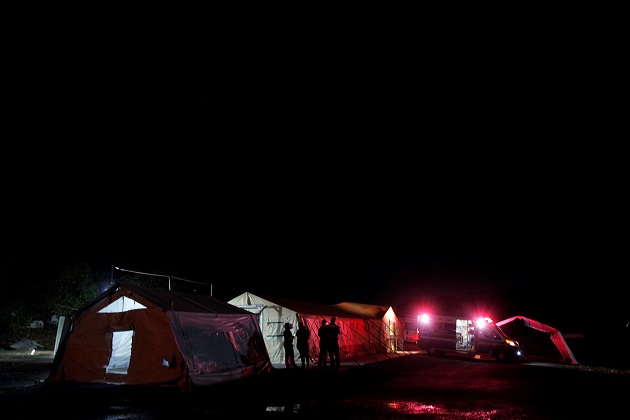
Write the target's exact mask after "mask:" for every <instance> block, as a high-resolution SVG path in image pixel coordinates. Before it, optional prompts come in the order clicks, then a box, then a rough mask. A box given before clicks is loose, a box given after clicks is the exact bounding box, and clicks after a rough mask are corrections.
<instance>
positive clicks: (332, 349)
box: [326, 316, 341, 370]
mask: <svg viewBox="0 0 630 420" xmlns="http://www.w3.org/2000/svg"><path fill="white" fill-rule="evenodd" d="M339 334H341V329H340V328H339V325H337V317H334V316H333V317H332V318H330V324H328V326H327V327H326V349H327V350H328V356H329V357H330V367H331V369H335V370H337V369H339V366H340V365H341V360H339Z"/></svg>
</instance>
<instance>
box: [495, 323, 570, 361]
mask: <svg viewBox="0 0 630 420" xmlns="http://www.w3.org/2000/svg"><path fill="white" fill-rule="evenodd" d="M496 325H497V326H498V327H499V328H501V329H502V330H504V331H505V333H506V334H507V335H508V336H509V337H512V338H514V339H515V340H517V341H518V342H519V344H521V345H522V346H523V347H524V350H525V356H526V357H527V356H535V355H536V351H535V350H534V349H541V348H543V347H544V346H545V343H548V341H549V340H543V341H540V340H538V339H537V337H536V334H527V333H526V329H533V330H535V331H540V332H541V333H543V335H546V336H547V337H549V339H550V340H551V342H552V343H553V345H554V346H555V348H556V349H557V350H558V352H560V355H561V356H562V361H563V362H565V363H569V364H572V365H578V364H579V363H578V361H577V360H576V358H575V356H574V355H573V352H572V351H571V349H570V348H569V345H568V344H567V342H566V341H565V339H564V337H563V336H562V333H561V332H560V331H558V330H557V329H555V328H553V327H550V326H549V325H545V324H543V323H541V322H538V321H536V320H533V319H530V318H527V317H524V316H522V315H516V316H513V317H510V318H507V319H504V320H503V321H499V322H497V323H496ZM543 353H545V352H544V351H540V354H543Z"/></svg>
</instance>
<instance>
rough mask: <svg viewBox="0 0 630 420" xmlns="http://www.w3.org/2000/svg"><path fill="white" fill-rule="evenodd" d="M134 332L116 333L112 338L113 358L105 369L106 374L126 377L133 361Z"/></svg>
mask: <svg viewBox="0 0 630 420" xmlns="http://www.w3.org/2000/svg"><path fill="white" fill-rule="evenodd" d="M132 343H133V330H129V331H114V332H113V336H112V356H111V357H110V358H109V363H108V364H107V366H106V367H105V373H117V374H120V375H126V374H127V369H129V361H130V360H131V345H132Z"/></svg>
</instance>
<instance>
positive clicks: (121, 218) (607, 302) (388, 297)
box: [0, 39, 629, 323]
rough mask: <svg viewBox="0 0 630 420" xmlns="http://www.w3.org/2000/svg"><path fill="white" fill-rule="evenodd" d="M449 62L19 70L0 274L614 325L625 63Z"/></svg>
mask: <svg viewBox="0 0 630 420" xmlns="http://www.w3.org/2000/svg"><path fill="white" fill-rule="evenodd" d="M460 41H461V42H457V43H453V44H452V45H451V46H452V47H453V48H450V49H440V48H437V46H435V45H432V46H431V47H430V48H428V49H427V48H424V49H420V50H417V51H416V50H413V51H416V53H413V51H411V50H406V49H404V48H402V46H400V48H401V49H400V50H394V49H392V48H390V47H391V45H390V44H388V45H390V47H387V48H386V45H381V46H380V47H379V46H378V45H377V44H370V45H371V47H370V48H368V47H367V46H365V47H361V48H357V45H355V44H353V45H354V47H353V48H352V51H353V53H352V54H347V53H343V52H342V51H337V52H336V53H335V54H332V55H330V54H326V53H325V52H324V51H322V50H317V52H314V50H311V52H312V53H313V54H310V55H309V54H302V53H300V51H302V50H294V49H293V50H291V51H293V53H292V54H293V55H291V57H292V59H291V60H286V58H287V56H286V55H283V54H282V51H285V52H286V50H283V49H282V48H281V47H278V48H277V49H269V48H270V47H269V46H266V47H269V48H262V47H263V45H261V44H257V43H256V42H254V41H252V42H251V43H248V44H247V48H246V49H243V50H229V51H228V50H225V49H220V51H219V50H217V49H212V50H211V51H212V53H208V54H202V52H199V51H198V54H196V55H195V56H194V57H195V58H194V59H190V58H189V57H188V56H186V55H185V54H183V53H182V56H179V57H178V60H179V61H177V60H176V61H168V60H166V59H165V57H166V55H165V54H162V55H158V56H155V57H157V58H159V60H158V61H155V60H152V59H150V58H155V57H150V58H147V59H146V60H144V58H143V57H144V56H140V55H137V54H136V53H134V54H131V53H130V54H128V55H125V56H119V55H117V53H111V54H109V55H108V57H113V58H112V59H110V60H105V59H103V57H102V56H101V55H98V54H89V57H86V59H85V60H83V59H82V60H81V63H82V65H81V66H79V67H77V66H74V65H73V66H67V65H64V63H65V64H67V62H66V61H64V60H63V58H61V59H60V58H59V56H58V55H56V54H57V53H55V54H52V53H51V54H52V55H51V56H49V58H50V60H48V61H46V60H44V59H43V61H41V62H37V63H32V62H28V61H17V62H16V63H17V64H16V65H15V68H14V69H13V72H14V76H13V77H14V79H15V80H19V83H18V82H16V83H13V84H12V86H11V90H10V92H9V96H8V99H7V100H8V101H9V102H10V103H11V105H12V106H11V107H10V110H9V111H8V115H7V116H6V117H7V121H9V124H10V126H11V129H7V130H6V132H7V133H12V134H11V136H12V139H7V141H8V142H9V143H11V144H13V146H12V148H11V149H10V150H5V153H3V169H2V175H3V184H4V185H3V214H4V216H3V220H4V228H3V233H2V235H1V237H0V243H1V244H2V255H3V258H6V260H7V261H9V262H10V264H11V265H12V266H13V267H18V268H19V269H18V271H19V273H20V274H23V275H24V276H28V277H30V278H36V279H38V280H37V281H47V279H49V278H50V277H51V276H54V275H55V273H56V270H57V269H58V267H60V266H63V265H64V264H65V263H66V262H71V261H76V260H84V261H88V262H90V263H91V264H92V266H93V270H94V272H95V276H97V277H98V278H99V279H101V278H106V277H107V276H111V267H112V265H113V266H118V267H121V268H124V269H128V270H137V271H141V272H160V273H168V274H170V275H172V276H175V277H180V278H184V279H189V280H192V281H198V282H203V283H206V284H211V285H212V290H213V295H214V296H216V297H217V298H220V299H224V300H229V299H231V298H232V297H235V296H237V295H239V294H241V293H243V292H245V291H250V292H253V293H259V294H268V295H278V296H285V297H293V298H296V299H300V300H305V301H312V302H319V303H325V304H333V303H338V302H342V301H358V302H365V303H374V304H387V305H390V304H391V305H399V304H403V303H406V302H409V301H414V302H415V301H424V300H430V299H433V298H439V297H444V296H464V297H465V296H476V297H479V296H491V297H492V299H494V300H495V302H496V301H497V299H500V298H501V299H503V298H505V299H506V300H505V302H507V305H508V308H507V309H505V308H501V309H500V310H501V311H502V313H504V312H507V313H505V315H506V316H511V315H516V314H521V315H525V316H531V317H533V318H536V317H539V318H540V317H544V319H539V320H540V321H541V322H545V321H546V320H553V321H555V320H556V319H561V320H563V321H564V320H566V318H574V319H583V318H584V317H587V316H588V315H587V313H589V312H592V311H591V310H592V309H593V310H596V311H600V313H606V314H607V315H608V314H612V315H613V316H614V317H615V319H617V318H624V317H626V322H627V318H628V316H629V315H628V312H627V307H628V305H627V304H626V303H625V298H624V295H623V290H624V289H623V285H624V284H625V283H626V282H627V280H626V279H627V274H626V265H627V264H626V262H627V255H626V254H627V246H625V245H624V244H625V243H626V241H627V237H628V233H629V232H628V222H627V215H628V214H629V213H628V205H627V200H626V197H625V195H626V191H627V182H626V179H628V176H627V175H628V174H627V163H626V160H627V159H625V151H624V148H622V147H621V146H622V144H621V143H622V142H620V141H619V139H620V138H625V136H623V137H622V135H621V133H625V132H626V131H627V129H626V127H625V126H623V125H622V124H621V123H622V121H623V119H622V118H621V117H622V115H621V112H620V110H619V108H618V107H616V106H615V105H614V101H613V99H614V98H615V97H617V96H618V95H619V89H622V88H623V86H622V85H619V84H617V83H616V82H615V80H619V75H621V74H623V75H624V77H625V72H623V71H620V67H619V65H620V64H621V61H618V60H616V59H615V58H614V57H612V56H611V57H610V58H606V57H607V56H606V54H605V53H604V52H602V51H601V49H591V50H590V51H584V48H585V46H584V44H580V46H581V49H580V50H579V54H578V49H577V48H566V47H567V46H566V45H564V47H563V49H562V54H557V53H554V49H553V48H551V47H548V49H547V50H545V51H542V50H537V49H535V48H534V49H532V48H525V43H524V41H523V40H522V39H521V40H520V42H519V44H518V45H516V46H515V45H511V48H509V49H505V48H499V45H498V44H492V43H491V44H483V45H484V46H483V48H481V46H480V45H474V44H473V43H470V42H469V43H467V42H464V41H463V40H460ZM345 45H346V46H349V45H348V44H345ZM397 45H398V44H397ZM545 45H548V43H546V44H545ZM557 45H558V44H556V46H557ZM519 46H520V47H522V48H519ZM495 47H496V48H495ZM41 48H42V50H46V46H45V45H43V46H41ZM303 48H307V47H303ZM516 50H518V51H519V52H518V53H515V51H516ZM134 51H135V50H134ZM142 51H144V50H142ZM230 51H231V52H230ZM499 51H500V52H501V54H499V55H497V53H498V52H499ZM228 52H230V53H229V54H228ZM263 52H264V53H263ZM403 52H404V54H403ZM585 54H592V55H593V56H595V55H597V58H598V60H597V61H596V62H597V65H594V64H590V67H589V66H585V65H583V64H584V57H585ZM199 57H202V58H203V60H198V58H199ZM204 57H205V58H204ZM279 57H284V60H285V61H280V59H279ZM322 57H325V58H326V60H323V59H322ZM378 57H380V58H378ZM145 58H146V57H145ZM498 58H500V60H499V59H498ZM55 60H58V61H55ZM51 62H54V63H57V65H54V66H53V65H50V63H51ZM173 62H175V63H177V65H174V64H173ZM593 62H595V61H592V62H591V63H593ZM25 63H26V64H25ZM42 63H47V67H46V68H47V69H49V70H47V71H46V72H44V73H42V70H41V69H42ZM169 63H170V64H169ZM70 70H71V71H70ZM604 74H606V77H600V76H603V75H604ZM43 76H45V77H43ZM626 87H627V86H626ZM626 96H627V95H626ZM6 128H8V127H6ZM499 296H500V298H499ZM414 305H415V304H414ZM512 311H513V312H512ZM553 321H547V322H549V323H552V322H553Z"/></svg>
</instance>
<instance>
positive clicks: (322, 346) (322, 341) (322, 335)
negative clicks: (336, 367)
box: [317, 319, 328, 369]
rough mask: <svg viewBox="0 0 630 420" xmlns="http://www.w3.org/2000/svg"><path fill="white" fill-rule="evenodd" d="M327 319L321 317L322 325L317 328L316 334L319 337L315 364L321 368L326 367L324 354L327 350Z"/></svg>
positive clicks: (325, 354) (326, 353)
mask: <svg viewBox="0 0 630 420" xmlns="http://www.w3.org/2000/svg"><path fill="white" fill-rule="evenodd" d="M327 322H328V321H326V320H325V319H322V325H321V326H320V327H319V329H318V330H317V336H318V337H319V356H318V357H317V366H318V367H319V368H320V369H321V368H326V367H327V366H326V356H327V355H328V350H326V324H327Z"/></svg>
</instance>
